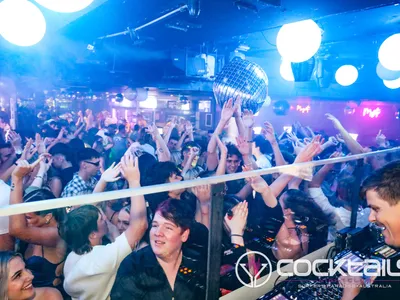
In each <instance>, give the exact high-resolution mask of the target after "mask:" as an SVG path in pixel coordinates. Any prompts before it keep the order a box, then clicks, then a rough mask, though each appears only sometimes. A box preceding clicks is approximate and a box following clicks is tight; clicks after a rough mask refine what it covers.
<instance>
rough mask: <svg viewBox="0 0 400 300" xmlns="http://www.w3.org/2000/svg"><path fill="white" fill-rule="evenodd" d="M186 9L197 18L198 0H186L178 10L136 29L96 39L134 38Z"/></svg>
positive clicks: (198, 11) (198, 12)
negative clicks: (125, 36) (140, 32)
mask: <svg viewBox="0 0 400 300" xmlns="http://www.w3.org/2000/svg"><path fill="white" fill-rule="evenodd" d="M186 9H187V10H188V11H189V14H190V15H191V16H193V17H198V16H199V15H200V0H188V4H185V5H182V6H180V7H178V8H176V9H174V10H172V11H170V12H168V13H166V14H164V15H162V16H161V17H158V18H157V19H154V20H152V21H150V22H147V23H146V24H143V25H141V26H139V27H136V28H134V29H133V28H129V27H128V28H127V29H126V30H124V31H121V32H117V33H113V34H108V35H105V36H102V37H99V38H97V39H98V40H103V39H108V38H113V37H116V36H121V35H128V34H129V35H130V36H131V37H134V36H136V31H139V30H142V29H143V28H146V27H148V26H150V25H153V24H155V23H158V22H160V21H162V20H164V19H166V18H168V17H171V16H173V15H176V14H178V13H181V12H183V11H185V10H186Z"/></svg>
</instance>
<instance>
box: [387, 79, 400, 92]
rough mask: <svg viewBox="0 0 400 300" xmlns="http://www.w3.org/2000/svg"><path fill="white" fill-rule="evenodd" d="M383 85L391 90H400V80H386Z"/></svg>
mask: <svg viewBox="0 0 400 300" xmlns="http://www.w3.org/2000/svg"><path fill="white" fill-rule="evenodd" d="M383 84H384V85H385V86H386V87H387V88H388V89H391V90H395V89H398V88H400V78H397V79H396V80H384V81H383Z"/></svg>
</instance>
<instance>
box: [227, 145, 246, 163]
mask: <svg viewBox="0 0 400 300" xmlns="http://www.w3.org/2000/svg"><path fill="white" fill-rule="evenodd" d="M226 148H227V149H228V157H230V156H232V155H236V156H237V157H238V158H239V159H243V157H242V153H240V151H239V149H238V148H237V147H236V146H235V145H234V144H232V143H228V144H226Z"/></svg>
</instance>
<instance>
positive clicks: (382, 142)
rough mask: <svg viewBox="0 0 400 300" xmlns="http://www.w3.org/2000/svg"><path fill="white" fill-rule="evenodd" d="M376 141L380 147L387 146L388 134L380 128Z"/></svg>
mask: <svg viewBox="0 0 400 300" xmlns="http://www.w3.org/2000/svg"><path fill="white" fill-rule="evenodd" d="M376 143H377V144H378V146H380V147H386V146H387V145H386V144H387V142H386V136H385V135H384V134H383V133H382V130H379V132H378V135H377V136H376Z"/></svg>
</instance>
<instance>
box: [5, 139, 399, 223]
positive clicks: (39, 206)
mask: <svg viewBox="0 0 400 300" xmlns="http://www.w3.org/2000/svg"><path fill="white" fill-rule="evenodd" d="M396 151H400V147H397V148H392V149H387V150H381V151H375V152H369V153H362V154H356V155H351V156H346V157H338V158H330V159H323V160H318V161H311V162H307V163H299V164H292V165H285V166H280V167H274V168H269V169H259V170H254V171H249V172H241V173H235V174H228V175H222V176H213V177H207V178H199V179H195V180H189V181H180V182H175V183H166V184H159V185H152V186H145V187H141V188H136V189H124V190H119V191H111V192H103V193H97V194H89V195H81V196H74V197H67V198H57V199H52V200H43V201H37V202H29V203H21V204H14V205H7V206H3V207H0V216H10V215H17V214H25V213H30V212H38V211H43V210H49V209H56V208H62V207H69V206H77V205H84V204H92V203H98V202H103V201H109V200H115V199H121V198H127V197H132V196H139V195H149V194H155V193H160V192H167V191H173V190H177V189H183V188H191V187H195V186H199V185H206V184H217V183H222V182H226V181H232V180H238V179H243V178H249V177H253V176H256V175H267V174H273V173H285V174H291V175H294V176H299V175H300V174H301V170H304V169H305V168H312V167H316V166H321V165H326V164H335V163H343V162H347V161H352V160H358V159H363V158H367V157H371V156H375V155H381V154H387V153H392V152H396Z"/></svg>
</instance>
